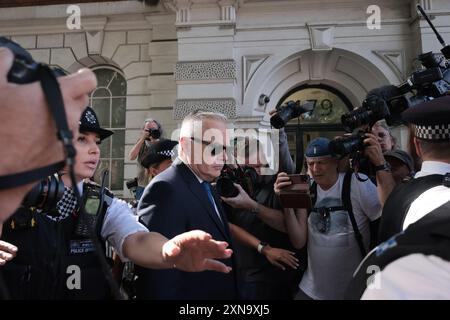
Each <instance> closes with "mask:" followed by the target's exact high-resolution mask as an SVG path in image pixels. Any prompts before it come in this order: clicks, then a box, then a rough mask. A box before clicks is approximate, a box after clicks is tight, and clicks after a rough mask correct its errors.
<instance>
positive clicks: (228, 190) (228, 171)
mask: <svg viewBox="0 0 450 320" xmlns="http://www.w3.org/2000/svg"><path fill="white" fill-rule="evenodd" d="M257 181H258V173H257V172H256V170H255V169H254V168H252V167H247V166H245V167H240V166H237V167H236V168H233V167H231V166H228V165H225V166H224V167H223V169H222V172H221V174H220V176H219V178H217V182H216V190H217V193H218V194H219V195H220V196H222V197H226V198H234V197H236V196H237V195H238V194H239V190H238V189H237V188H236V186H235V185H234V184H235V183H237V184H239V185H240V186H241V187H242V189H244V190H245V192H247V194H248V195H249V196H250V197H251V196H252V195H253V189H254V185H255V184H256V182H257Z"/></svg>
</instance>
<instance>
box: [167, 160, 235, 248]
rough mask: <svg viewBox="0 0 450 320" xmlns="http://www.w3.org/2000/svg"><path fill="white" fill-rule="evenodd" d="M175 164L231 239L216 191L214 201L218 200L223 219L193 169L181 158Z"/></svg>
mask: <svg viewBox="0 0 450 320" xmlns="http://www.w3.org/2000/svg"><path fill="white" fill-rule="evenodd" d="M174 165H175V166H177V168H178V170H180V172H181V175H182V177H183V179H184V181H185V182H186V183H187V184H188V187H189V190H190V191H191V192H192V193H193V195H194V196H195V197H196V198H197V199H198V200H199V201H200V203H201V204H202V206H203V207H204V208H205V209H206V211H207V212H208V215H209V217H210V218H211V219H212V220H213V221H214V223H215V224H216V225H217V227H218V228H219V230H220V231H221V233H222V234H223V236H224V237H225V238H226V239H227V240H230V232H229V229H228V225H226V224H227V223H228V222H227V220H226V219H224V216H223V214H222V212H221V210H222V208H221V206H220V203H219V202H218V201H217V197H216V196H215V194H214V192H213V197H214V201H215V202H216V206H217V209H218V210H219V213H220V215H221V218H222V221H220V220H219V217H218V216H217V213H216V210H215V209H214V207H213V205H212V203H211V202H210V201H209V199H208V195H207V194H206V191H205V190H204V189H203V187H202V185H201V184H200V183H199V182H198V180H197V178H196V177H195V175H194V174H193V173H192V171H191V170H190V169H189V168H188V167H187V166H186V165H185V164H184V163H183V162H182V161H181V160H179V159H177V160H176V161H175V162H174ZM222 222H223V223H222Z"/></svg>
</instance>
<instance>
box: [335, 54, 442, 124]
mask: <svg viewBox="0 0 450 320" xmlns="http://www.w3.org/2000/svg"><path fill="white" fill-rule="evenodd" d="M418 59H419V60H420V62H421V64H422V65H423V66H424V69H422V70H418V71H415V72H413V73H412V74H411V76H409V77H408V79H407V81H406V82H405V83H403V84H401V85H400V86H398V87H397V86H393V85H387V86H382V87H379V88H376V89H373V90H371V91H370V92H369V93H368V94H367V97H366V99H365V100H364V101H363V103H362V106H361V107H360V108H358V109H355V110H353V111H350V112H349V113H347V114H344V115H342V117H341V122H342V124H343V126H344V129H345V130H346V131H347V132H352V131H353V130H354V129H356V128H358V127H361V126H363V125H369V126H372V125H373V124H374V123H375V122H377V121H378V120H382V119H385V120H386V123H387V124H388V125H389V126H395V125H399V124H401V123H402V121H401V113H402V112H403V111H405V110H406V109H408V108H410V107H413V106H415V105H417V104H419V103H422V102H426V101H429V100H431V99H433V98H438V97H442V96H444V95H445V94H447V92H448V91H450V62H449V61H448V60H447V59H446V58H445V57H444V56H442V55H441V54H438V53H433V52H427V53H424V54H421V55H419V57H418Z"/></svg>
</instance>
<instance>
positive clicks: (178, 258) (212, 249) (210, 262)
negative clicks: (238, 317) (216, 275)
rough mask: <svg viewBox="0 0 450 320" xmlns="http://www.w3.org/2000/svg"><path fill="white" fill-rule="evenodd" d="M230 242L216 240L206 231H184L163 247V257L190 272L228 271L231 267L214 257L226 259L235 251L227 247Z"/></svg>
mask: <svg viewBox="0 0 450 320" xmlns="http://www.w3.org/2000/svg"><path fill="white" fill-rule="evenodd" d="M227 247H228V243H227V242H224V241H216V240H214V239H212V236H211V235H210V234H208V233H206V232H204V231H200V230H194V231H189V232H185V233H182V234H180V235H178V236H176V237H174V238H172V239H170V240H169V241H167V242H166V243H165V244H164V245H163V248H162V255H163V259H164V260H165V261H166V262H168V263H170V264H172V265H173V267H174V268H177V269H179V270H182V271H188V272H198V271H206V270H212V271H218V272H223V273H228V272H230V271H231V268H230V267H228V266H226V265H225V264H224V263H222V262H219V261H217V260H214V259H226V258H229V257H230V256H231V254H232V253H233V251H232V250H231V249H227Z"/></svg>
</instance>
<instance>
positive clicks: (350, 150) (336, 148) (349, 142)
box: [329, 130, 366, 159]
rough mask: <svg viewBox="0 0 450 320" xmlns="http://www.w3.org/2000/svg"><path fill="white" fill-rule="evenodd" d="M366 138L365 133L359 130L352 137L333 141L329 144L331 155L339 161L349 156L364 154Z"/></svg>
mask: <svg viewBox="0 0 450 320" xmlns="http://www.w3.org/2000/svg"><path fill="white" fill-rule="evenodd" d="M365 138H366V137H365V133H364V131H362V130H358V131H357V132H356V133H354V134H352V135H351V136H348V137H341V138H338V139H334V140H331V141H330V144H329V148H330V151H331V154H332V155H333V156H334V157H336V158H338V159H342V158H344V157H345V156H347V155H352V154H355V153H357V152H363V151H364V139H365Z"/></svg>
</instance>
